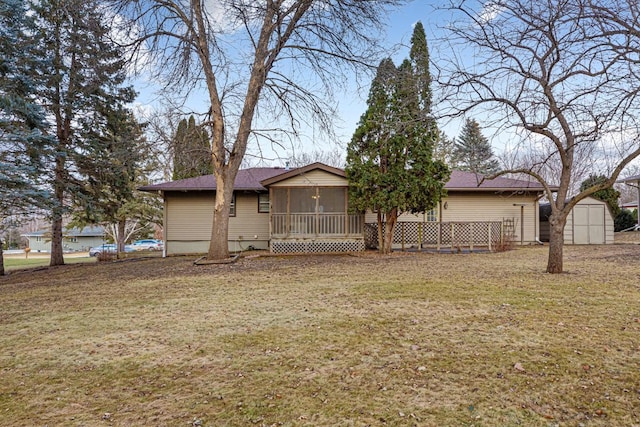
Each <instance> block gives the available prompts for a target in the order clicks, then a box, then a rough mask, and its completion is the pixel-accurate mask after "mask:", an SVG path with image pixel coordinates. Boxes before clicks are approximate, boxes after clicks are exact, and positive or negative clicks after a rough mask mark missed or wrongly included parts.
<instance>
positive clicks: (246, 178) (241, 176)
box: [140, 168, 290, 191]
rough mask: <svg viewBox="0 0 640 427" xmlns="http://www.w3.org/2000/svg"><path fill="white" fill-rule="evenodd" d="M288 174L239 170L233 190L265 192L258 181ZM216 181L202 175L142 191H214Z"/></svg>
mask: <svg viewBox="0 0 640 427" xmlns="http://www.w3.org/2000/svg"><path fill="white" fill-rule="evenodd" d="M285 172H290V171H289V170H286V169H283V168H249V169H240V170H239V171H238V175H236V181H235V183H234V189H235V190H254V191H264V190H266V189H265V188H264V187H263V186H262V184H260V181H263V180H265V179H268V178H272V177H274V176H276V175H280V174H283V173H285ZM215 189H216V179H215V177H214V176H213V175H203V176H198V177H195V178H187V179H179V180H177V181H170V182H163V183H160V184H154V185H146V186H144V187H141V188H140V190H142V191H215Z"/></svg>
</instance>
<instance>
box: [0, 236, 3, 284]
mask: <svg viewBox="0 0 640 427" xmlns="http://www.w3.org/2000/svg"><path fill="white" fill-rule="evenodd" d="M0 276H4V252H3V251H2V239H0Z"/></svg>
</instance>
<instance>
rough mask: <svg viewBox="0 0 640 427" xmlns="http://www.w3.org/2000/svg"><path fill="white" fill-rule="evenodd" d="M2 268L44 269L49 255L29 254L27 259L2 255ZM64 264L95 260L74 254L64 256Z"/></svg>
mask: <svg viewBox="0 0 640 427" xmlns="http://www.w3.org/2000/svg"><path fill="white" fill-rule="evenodd" d="M3 258H4V268H5V270H6V271H11V270H19V269H25V268H33V267H45V266H48V265H49V261H50V255H49V254H45V253H39V254H38V253H36V254H29V257H28V258H27V257H25V255H24V254H16V255H7V254H4V256H3ZM64 258H65V263H67V264H76V263H80V262H82V263H86V262H95V260H96V259H95V258H92V257H90V256H89V255H88V254H87V253H86V252H84V253H74V254H66V255H65V257H64Z"/></svg>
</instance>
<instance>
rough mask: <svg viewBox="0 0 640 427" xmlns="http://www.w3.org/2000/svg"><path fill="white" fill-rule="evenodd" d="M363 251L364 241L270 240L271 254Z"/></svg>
mask: <svg viewBox="0 0 640 427" xmlns="http://www.w3.org/2000/svg"><path fill="white" fill-rule="evenodd" d="M362 251H364V240H357V239H350V240H348V239H345V240H337V239H336V240H302V239H300V240H272V241H271V252H272V253H274V254H284V253H336V252H338V253H343V252H362Z"/></svg>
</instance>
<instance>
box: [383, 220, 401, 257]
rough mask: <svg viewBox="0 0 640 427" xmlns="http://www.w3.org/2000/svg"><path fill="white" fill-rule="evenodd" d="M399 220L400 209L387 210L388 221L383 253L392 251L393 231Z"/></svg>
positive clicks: (386, 253)
mask: <svg viewBox="0 0 640 427" xmlns="http://www.w3.org/2000/svg"><path fill="white" fill-rule="evenodd" d="M397 222H398V209H396V208H393V209H391V210H390V211H389V212H387V223H386V226H385V236H384V250H383V252H382V253H383V254H385V255H388V254H390V253H391V251H392V249H393V248H392V245H393V233H394V232H395V229H396V224H397Z"/></svg>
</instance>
